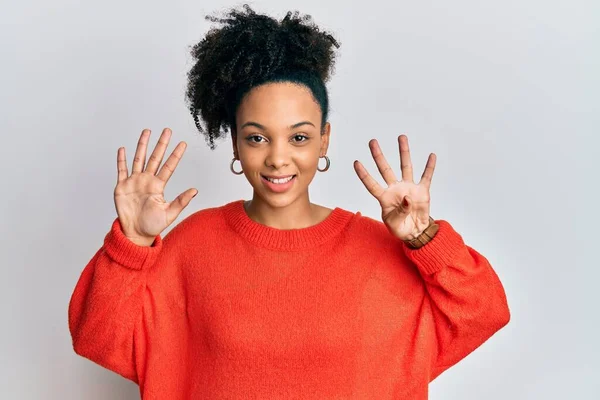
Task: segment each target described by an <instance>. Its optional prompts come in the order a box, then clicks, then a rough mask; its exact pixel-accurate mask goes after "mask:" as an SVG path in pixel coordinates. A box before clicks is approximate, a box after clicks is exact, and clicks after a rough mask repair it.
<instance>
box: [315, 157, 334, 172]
mask: <svg viewBox="0 0 600 400" xmlns="http://www.w3.org/2000/svg"><path fill="white" fill-rule="evenodd" d="M319 158H324V159H325V161H326V164H325V168H323V169H321V168H319V165H318V164H317V170H318V171H319V172H325V171H327V170H328V169H329V166H330V165H331V161H329V157H327V156H321V157H319Z"/></svg>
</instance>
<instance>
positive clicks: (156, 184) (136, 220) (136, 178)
mask: <svg viewBox="0 0 600 400" xmlns="http://www.w3.org/2000/svg"><path fill="white" fill-rule="evenodd" d="M149 138H150V130H149V129H144V130H143V131H142V134H141V135H140V139H139V141H138V145H137V149H136V152H135V157H134V160H133V168H132V172H131V175H129V173H128V170H127V159H126V157H125V148H124V147H121V148H119V150H118V152H117V171H118V178H117V186H116V187H115V192H114V199H115V207H116V209H117V214H118V216H119V221H120V222H121V226H122V228H123V233H124V234H125V236H127V237H128V238H129V239H130V240H132V241H133V242H135V243H137V244H140V245H150V244H152V242H153V240H154V238H155V237H156V235H158V234H160V233H161V232H162V231H163V230H165V228H167V227H168V226H169V225H170V224H171V223H172V222H173V221H175V219H176V218H177V216H178V215H179V214H180V213H181V211H183V209H184V208H185V207H186V206H187V205H188V204H189V203H190V201H191V200H192V198H193V197H194V196H195V195H196V194H197V193H198V191H197V190H196V189H188V190H186V191H185V192H183V193H181V194H180V195H179V196H177V198H175V200H173V201H172V202H170V203H169V202H167V201H166V200H165V198H164V189H165V186H166V184H167V182H168V180H169V178H171V175H173V172H174V171H175V168H177V164H178V163H179V160H181V158H182V156H183V153H184V152H185V148H186V143H185V142H180V143H179V144H178V145H177V146H176V147H175V149H174V150H173V152H172V153H171V155H170V156H169V158H168V159H167V161H166V162H165V163H164V164H163V166H162V167H161V168H160V170H159V166H160V164H161V162H162V160H163V157H164V155H165V151H166V149H167V146H168V145H169V140H170V138H171V130H170V129H169V128H165V129H164V130H163V132H162V134H161V136H160V139H159V140H158V143H157V145H156V147H155V148H154V151H153V152H152V154H151V155H150V158H149V159H148V163H147V164H146V150H147V147H148V141H149ZM145 164H146V165H145ZM144 165H145V168H144Z"/></svg>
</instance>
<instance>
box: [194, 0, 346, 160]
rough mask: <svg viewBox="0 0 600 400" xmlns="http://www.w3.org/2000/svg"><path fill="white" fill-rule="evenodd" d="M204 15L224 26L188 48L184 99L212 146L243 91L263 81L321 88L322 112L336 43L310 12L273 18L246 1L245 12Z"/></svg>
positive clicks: (232, 120) (231, 123)
mask: <svg viewBox="0 0 600 400" xmlns="http://www.w3.org/2000/svg"><path fill="white" fill-rule="evenodd" d="M206 19H207V20H209V21H212V22H216V23H219V24H221V25H222V26H220V27H218V28H214V27H213V28H211V29H210V30H209V31H208V33H207V34H206V36H205V37H204V38H203V39H202V40H201V41H200V42H199V43H197V44H196V45H194V46H193V47H192V50H191V55H192V56H193V59H194V65H193V67H192V68H191V70H190V71H189V72H188V87H187V91H186V101H187V103H188V106H189V110H190V112H191V114H192V116H193V118H194V122H195V124H196V127H197V128H198V130H199V131H200V132H201V133H202V134H204V135H205V136H206V140H207V142H208V144H209V145H210V147H211V149H214V148H215V140H216V139H219V138H223V137H226V135H227V132H228V129H229V128H231V127H234V124H235V111H236V109H237V107H238V105H239V102H240V101H241V98H242V97H243V95H244V94H245V93H247V91H248V90H250V89H251V88H252V87H255V86H257V85H260V84H262V83H266V82H269V81H276V80H286V78H290V80H293V81H299V82H303V83H306V84H307V86H309V87H310V88H311V89H312V90H313V93H314V92H315V89H317V90H316V91H319V90H318V89H319V87H322V88H321V90H320V91H321V92H323V93H321V95H320V97H321V99H319V98H318V97H319V94H316V97H317V98H318V100H319V103H320V104H321V107H322V108H323V111H324V113H323V114H324V116H326V114H327V108H328V102H327V94H326V90H325V89H324V82H327V81H328V80H329V78H330V76H331V74H332V72H333V69H334V63H335V50H334V49H333V47H335V48H339V47H340V45H339V43H338V42H337V41H336V40H335V39H334V38H333V36H332V35H331V34H329V33H327V32H321V31H320V29H319V28H318V26H316V25H315V24H314V23H313V22H312V17H311V16H310V15H304V16H301V15H300V13H299V12H298V11H295V12H293V13H292V12H291V11H289V12H288V13H287V14H286V15H285V17H284V18H283V19H282V20H281V21H277V20H275V19H274V18H272V17H270V16H267V15H263V14H257V13H256V12H255V11H253V10H252V8H250V6H249V5H247V4H245V5H244V6H243V10H236V9H231V10H229V12H227V13H226V15H225V17H223V18H218V17H215V16H207V17H206ZM311 80H312V83H309V82H310V81H311ZM315 82H316V83H315ZM323 96H324V98H323ZM199 116H200V117H201V119H202V120H203V121H204V122H205V124H206V128H203V127H202V125H201V124H200V119H199Z"/></svg>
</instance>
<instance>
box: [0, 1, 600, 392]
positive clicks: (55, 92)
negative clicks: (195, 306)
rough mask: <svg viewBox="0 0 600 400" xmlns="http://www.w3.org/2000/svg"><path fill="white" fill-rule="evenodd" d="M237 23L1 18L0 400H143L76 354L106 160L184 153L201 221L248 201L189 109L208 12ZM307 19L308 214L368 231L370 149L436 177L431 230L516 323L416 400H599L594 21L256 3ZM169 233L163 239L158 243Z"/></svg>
mask: <svg viewBox="0 0 600 400" xmlns="http://www.w3.org/2000/svg"><path fill="white" fill-rule="evenodd" d="M240 4H242V3H230V2H218V1H170V2H166V1H137V0H136V1H116V0H107V1H103V2H85V3H84V2H80V1H75V0H55V1H42V0H30V1H21V2H15V1H13V2H8V1H7V2H3V5H2V13H1V15H0V21H1V26H0V43H1V54H2V55H1V63H0V68H1V73H0V132H1V135H2V136H1V138H2V139H1V140H2V141H1V149H2V157H1V160H2V164H1V165H2V176H3V179H4V182H5V184H4V185H2V195H1V196H0V204H1V206H0V210H1V211H0V212H1V221H2V224H1V226H2V229H1V231H0V234H1V241H0V242H1V246H2V252H1V254H2V263H1V265H2V269H1V271H2V275H1V280H0V300H1V301H0V310H1V319H0V321H2V329H1V330H0V339H1V340H0V397H1V398H2V399H61V400H67V399H94V400H99V399H136V398H139V394H138V388H137V386H136V385H134V384H133V383H132V382H129V381H127V380H125V379H124V378H121V377H120V376H118V375H116V374H115V373H112V372H110V371H108V370H105V369H103V368H102V367H99V366H97V365H95V364H94V363H92V362H90V361H88V360H87V359H84V358H82V357H79V356H77V355H76V354H75V353H74V352H73V350H72V347H71V338H70V335H69V331H68V325H67V307H68V302H69V299H70V296H71V294H72V291H73V289H74V286H75V284H76V282H77V279H78V278H79V275H80V273H81V271H82V270H83V268H84V267H85V265H86V263H87V262H88V261H89V259H90V258H91V257H92V256H93V254H94V253H95V252H96V250H97V249H98V248H99V247H100V246H101V244H102V241H103V238H104V235H105V234H106V233H107V232H108V230H109V228H110V224H111V222H112V221H113V219H114V218H115V217H116V211H115V208H114V203H113V198H112V194H113V189H114V186H115V184H116V176H117V175H116V153H117V149H118V147H120V146H125V147H126V149H127V154H128V157H129V162H130V163H131V161H132V159H133V154H134V151H135V145H136V143H137V139H138V137H139V134H140V132H141V131H142V129H143V128H146V127H147V128H151V129H152V130H153V134H152V137H151V139H152V148H153V147H154V143H156V140H157V139H158V135H159V134H160V132H161V130H162V129H163V128H164V127H166V126H168V127H170V128H171V129H172V130H173V138H172V141H171V145H170V146H169V151H168V154H170V152H171V151H172V149H173V148H174V146H175V144H176V143H177V142H179V141H182V140H184V141H186V142H187V143H188V149H187V151H186V154H185V156H184V159H183V160H182V162H181V163H180V166H179V167H178V170H177V171H176V173H175V175H174V176H173V178H172V179H171V181H170V182H169V184H168V185H167V189H166V193H165V196H166V198H167V200H172V199H173V198H174V197H175V196H176V195H177V194H179V193H180V192H182V191H183V190H186V189H187V188H190V187H195V188H197V189H198V190H199V192H200V193H199V195H198V196H197V197H196V198H195V199H194V200H193V201H192V203H191V204H190V206H189V207H188V208H187V209H186V210H185V211H184V212H183V214H182V215H180V217H179V218H178V220H177V221H176V222H175V224H177V223H179V222H180V221H181V220H182V219H183V218H185V217H186V216H187V215H189V214H190V213H192V212H195V211H197V210H199V209H201V208H205V207H212V206H218V205H221V204H224V203H225V202H229V201H233V200H236V199H240V198H250V196H251V188H250V186H249V184H248V183H247V181H246V180H245V179H244V177H243V176H234V175H233V174H231V172H230V171H229V161H230V160H231V157H232V150H231V142H230V140H227V141H224V142H220V144H219V146H218V148H217V150H215V151H211V150H210V149H209V148H208V147H207V146H206V145H205V142H204V138H203V137H201V136H200V135H199V134H198V133H197V131H196V129H195V126H194V124H193V120H192V118H191V116H190V115H189V113H188V111H187V108H186V105H185V103H184V91H185V85H186V73H187V71H188V69H189V67H190V66H191V61H190V60H191V57H190V56H189V47H190V46H191V45H193V44H195V43H196V42H198V41H199V40H200V39H201V38H202V36H203V34H204V33H205V32H206V31H207V30H208V29H209V27H210V26H211V25H210V23H209V22H208V21H206V20H205V19H204V16H205V15H206V14H212V13H214V12H216V11H219V10H221V11H222V10H225V9H226V8H228V7H230V6H236V5H240ZM250 4H251V5H252V6H253V7H254V8H255V10H256V11H258V12H268V13H270V14H271V15H273V16H276V17H277V18H278V19H280V18H282V17H283V16H284V15H285V12H286V11H288V10H296V9H298V10H299V11H300V12H302V13H303V14H310V15H312V16H313V19H314V21H315V22H316V23H317V24H318V25H319V26H320V27H321V28H322V29H324V30H329V31H331V32H333V34H334V35H335V37H336V38H337V39H338V40H339V41H340V42H341V48H340V49H339V50H338V54H339V58H338V61H337V67H336V72H335V74H334V75H333V78H332V80H331V82H330V83H329V85H328V87H329V90H330V96H331V106H332V111H331V119H330V121H331V123H332V136H331V146H330V151H329V156H330V158H331V161H332V164H331V169H330V170H329V171H328V172H326V173H318V174H317V176H316V177H315V180H314V182H313V184H312V186H311V200H312V201H314V202H316V203H320V204H323V205H326V206H328V207H334V206H340V207H343V208H346V209H348V210H352V211H361V212H362V213H363V214H365V215H368V216H371V217H373V218H380V209H379V208H378V204H377V202H376V200H375V199H373V198H372V197H371V195H370V194H369V193H368V192H367V191H366V189H365V188H364V187H363V186H362V183H361V182H360V180H359V179H358V178H357V177H356V174H355V172H354V170H353V168H352V162H353V161H354V160H355V159H359V160H361V161H363V162H364V163H365V165H366V166H367V167H368V168H369V170H370V172H371V173H372V174H373V175H374V176H377V177H378V179H379V181H380V182H383V181H382V180H381V178H380V177H379V175H378V173H377V170H376V168H375V164H374V162H373V160H372V158H371V157H370V153H369V150H368V145H367V143H368V141H369V139H371V138H377V139H379V141H380V144H381V146H382V148H383V150H384V153H385V155H386V156H387V158H388V161H389V162H390V164H391V165H393V166H395V167H396V172H397V173H398V174H399V156H398V147H397V142H396V138H397V136H398V135H399V134H401V133H406V134H407V135H408V137H409V142H410V147H411V151H412V159H413V163H414V168H415V175H416V178H418V177H420V174H421V172H422V170H423V168H424V166H425V162H426V160H427V155H428V154H429V153H430V152H434V153H436V154H437V157H438V161H437V167H436V172H435V174H434V178H433V184H432V188H431V190H432V191H431V195H432V206H431V213H432V216H434V217H435V218H442V219H446V220H447V221H449V222H450V223H451V224H452V225H453V226H454V228H455V229H456V230H457V231H458V232H459V233H460V234H461V235H462V236H463V238H464V239H465V241H466V243H467V244H469V245H470V246H472V247H474V248H475V249H477V250H478V251H479V252H481V253H482V254H484V255H485V256H486V257H487V258H488V260H490V262H491V263H492V265H493V267H494V269H495V270H496V272H497V273H498V275H499V276H500V279H501V280H502V282H503V284H504V286H505V289H506V293H507V295H508V300H509V305H510V308H511V312H512V320H511V322H510V323H509V325H508V326H507V327H505V328H504V329H503V330H501V331H500V332H498V333H497V334H496V335H495V336H493V337H492V338H491V339H490V340H489V341H488V342H486V343H484V344H483V345H482V346H481V347H480V348H479V349H477V350H476V351H475V352H474V353H472V354H471V355H470V356H468V357H467V358H466V359H464V360H463V361H461V362H460V363H459V364H458V365H456V366H454V367H453V368H451V369H450V370H448V371H446V372H445V373H443V374H442V375H441V376H440V377H439V378H438V379H436V380H435V381H434V382H432V383H431V385H430V389H431V393H430V398H431V399H440V400H441V399H461V400H468V399H473V400H480V399H489V400H492V399H498V400H499V399H502V400H504V399H545V400H551V399H561V400H562V399H578V400H583V399H598V398H600V379H599V378H598V376H599V374H600V367H599V361H598V360H599V358H600V351H599V350H600V345H599V344H598V340H599V338H600V311H599V310H598V306H600V295H599V292H600V290H599V289H598V285H599V281H600V272H599V268H600V265H599V264H600V263H598V262H597V261H594V259H596V258H595V257H594V258H593V257H592V250H593V248H594V247H596V246H597V239H598V228H597V226H598V225H597V224H598V211H597V207H598V200H599V199H598V184H599V183H600V180H599V179H598V177H597V175H598V168H597V161H596V160H597V158H598V156H600V152H599V151H598V146H599V145H600V141H599V140H598V137H597V134H598V128H599V127H600V100H599V96H598V92H599V90H600V84H599V83H600V73H599V71H600V54H599V49H600V41H599V39H600V35H599V28H598V26H599V25H600V13H599V11H600V10H599V9H600V5H599V4H600V3H598V2H597V1H571V2H548V1H541V0H527V1H523V0H521V1H514V0H509V1H502V2H481V1H465V0H458V1H453V2H442V1H439V2H431V1H425V2H407V1H389V0H388V1H383V0H378V1H375V0H372V1H368V2H356V3H353V2H345V1H339V0H338V1H324V0H304V1H301V2H300V1H287V0H285V1H282V0H279V1H275V0H271V1H256V2H251V3H250ZM173 226H174V225H172V226H171V227H170V228H168V229H167V231H165V232H164V233H163V236H164V234H166V233H167V232H168V231H169V230H170V229H172V227H173Z"/></svg>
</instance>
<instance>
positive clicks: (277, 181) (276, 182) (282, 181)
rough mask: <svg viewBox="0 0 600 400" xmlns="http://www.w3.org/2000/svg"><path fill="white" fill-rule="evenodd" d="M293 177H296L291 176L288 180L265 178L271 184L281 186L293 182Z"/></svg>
mask: <svg viewBox="0 0 600 400" xmlns="http://www.w3.org/2000/svg"><path fill="white" fill-rule="evenodd" d="M293 177H294V176H293V175H292V176H290V177H287V178H285V179H271V178H267V177H265V178H266V179H267V180H268V181H269V182H272V183H275V184H278V185H280V184H282V183H287V182H289V181H291V180H292V178H293Z"/></svg>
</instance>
